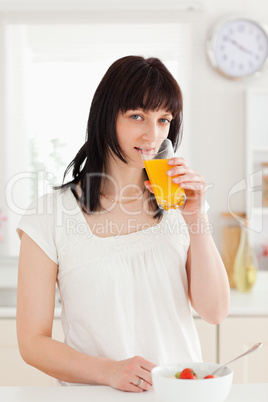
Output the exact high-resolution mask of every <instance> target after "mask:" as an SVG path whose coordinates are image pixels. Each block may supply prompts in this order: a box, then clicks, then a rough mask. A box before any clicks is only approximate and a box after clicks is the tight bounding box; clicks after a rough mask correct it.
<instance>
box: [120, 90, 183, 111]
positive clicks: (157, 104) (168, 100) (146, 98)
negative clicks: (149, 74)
mask: <svg viewBox="0 0 268 402" xmlns="http://www.w3.org/2000/svg"><path fill="white" fill-rule="evenodd" d="M180 106H181V105H180V96H178V93H177V92H176V90H174V88H171V87H170V86H169V85H164V83H163V85H161V86H159V85H155V84H153V85H150V86H148V85H146V83H145V85H140V86H139V87H138V89H137V88H135V89H134V88H129V91H126V92H125V93H124V96H123V101H122V105H121V110H122V111H123V112H126V111H127V110H136V109H144V110H160V109H163V110H166V111H167V112H169V113H171V114H172V116H173V117H175V116H176V115H177V114H178V112H179V110H180Z"/></svg>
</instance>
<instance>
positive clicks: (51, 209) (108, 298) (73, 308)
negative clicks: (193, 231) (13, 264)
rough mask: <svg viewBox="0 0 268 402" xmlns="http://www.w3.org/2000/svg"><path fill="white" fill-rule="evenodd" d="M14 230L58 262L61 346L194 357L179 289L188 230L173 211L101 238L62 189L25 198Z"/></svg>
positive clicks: (157, 357) (195, 345)
mask: <svg viewBox="0 0 268 402" xmlns="http://www.w3.org/2000/svg"><path fill="white" fill-rule="evenodd" d="M17 231H18V234H19V235H21V231H24V232H25V233H27V234H28V235H29V236H30V237H31V238H32V239H33V240H34V241H35V242H36V243H37V244H38V245H39V247H40V248H41V249H42V250H43V251H44V252H45V253H46V254H47V255H48V257H49V258H50V259H51V260H52V261H54V262H55V263H56V264H58V286H59V290H60V294H61V300H62V306H63V307H62V314H61V320H62V326H63V331H64V334H65V343H66V344H68V345H70V346H71V347H73V348H74V349H76V350H78V351H80V352H82V353H86V354H88V355H94V356H102V357H107V358H111V359H115V360H122V359H127V358H130V357H133V356H135V355H140V356H142V357H144V358H145V359H148V360H150V361H151V362H153V363H155V364H168V363H174V362H183V361H201V349H200V344H199V340H198V336H197V332H196V329H195V325H194V321H193V318H192V314H191V308H190V303H189V299H188V292H187V288H188V284H187V275H186V269H185V264H186V259H187V251H188V248H189V233H188V230H187V226H186V224H185V221H184V219H183V217H182V215H181V213H180V212H179V211H178V210H170V211H166V212H164V215H163V218H162V220H161V221H160V222H159V223H158V224H156V225H155V226H151V227H148V228H147V229H144V230H141V231H139V232H135V233H131V234H128V235H120V236H113V237H106V238H103V237H98V236H97V235H95V234H93V233H92V232H91V230H90V228H89V226H88V224H87V222H86V219H85V217H84V215H83V213H82V212H81V209H80V207H79V206H78V204H77V202H76V199H75V197H74V195H73V194H72V192H71V190H70V189H67V190H65V191H64V192H61V191H54V193H52V194H47V195H45V196H43V197H40V198H38V199H37V200H36V201H35V202H34V203H32V204H31V206H30V207H29V209H28V210H27V211H26V213H25V215H24V216H23V217H22V219H21V220H20V222H19V225H18V228H17ZM95 233H96V232H95Z"/></svg>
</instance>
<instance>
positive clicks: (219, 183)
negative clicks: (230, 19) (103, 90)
mask: <svg viewBox="0 0 268 402" xmlns="http://www.w3.org/2000/svg"><path fill="white" fill-rule="evenodd" d="M190 5H195V6H197V8H199V9H201V11H200V10H199V11H196V13H199V15H200V21H201V23H200V26H199V30H198V35H196V38H195V40H196V44H195V46H196V49H199V50H198V51H197V52H196V53H195V52H194V54H193V68H192V90H191V94H190V96H191V110H190V111H189V112H190V114H191V127H190V132H189V133H188V132H186V133H185V135H190V137H191V138H190V142H191V163H192V166H193V168H194V169H196V170H198V171H199V172H200V173H201V174H202V175H203V176H204V177H205V178H206V180H207V183H208V184H209V185H212V186H213V188H211V189H210V190H209V191H208V193H207V199H208V202H209V204H210V206H211V210H210V219H211V221H212V224H213V228H214V238H215V240H216V243H217V244H218V246H219V247H220V240H221V224H222V223H223V220H222V219H221V217H220V214H221V212H222V211H227V200H228V192H229V190H230V189H231V188H232V186H233V185H235V184H236V183H237V182H238V181H239V180H241V179H242V178H243V177H244V175H245V133H246V131H245V102H244V101H245V91H246V89H247V88H249V87H268V71H266V72H265V73H264V74H263V75H262V76H261V77H259V78H254V79H248V80H244V81H242V82H236V81H229V80H227V79H225V78H223V77H221V76H220V75H218V74H217V73H216V72H215V71H214V70H213V69H212V68H211V66H210V64H209V63H208V61H207V58H206V53H205V41H206V36H207V33H208V30H209V29H210V28H211V26H212V25H213V24H214V23H215V22H216V21H217V20H218V19H219V18H221V17H223V16H227V15H229V14H233V13H236V14H242V15H248V16H251V17H253V16H255V18H257V19H260V20H262V21H263V22H264V23H267V24H268V2H267V0H255V1H253V0H222V1H219V0H203V1H200V2H195V1H189V0H188V1H182V2H180V1H178V0H176V1H175V0H162V1H160V0H143V1H141V0H136V1H135V2H127V1H125V0H115V1H112V0H111V1H109V0H88V1H84V0H72V1H71V0H69V1H67V0H66V1H64V0H53V1H48V0H46V1H45V0H34V1H33V0H0V11H1V10H2V11H5V10H12V9H13V10H14V9H22V10H24V9H25V10H31V9H33V8H35V9H50V10H51V9H53V10H60V9H65V10H68V9H70V8H75V7H76V8H80V9H81V8H85V9H90V8H91V7H93V8H99V9H102V10H105V11H107V9H108V8H111V9H113V10H115V9H117V12H116V14H117V15H118V13H119V14H120V9H124V10H126V9H130V8H132V7H133V8H136V9H141V10H144V9H146V10H149V12H150V10H153V9H162V10H163V11H165V12H169V10H172V8H175V9H180V8H183V7H184V6H186V7H187V6H190ZM140 15H141V18H142V11H141V14H140ZM99 18H100V19H101V14H100V15H99ZM174 18H176V17H175V16H174V15H173V14H172V11H171V12H170V21H173V20H174ZM231 205H232V208H233V209H234V210H239V211H241V210H245V195H244V194H238V195H237V196H235V197H233V199H232V202H231Z"/></svg>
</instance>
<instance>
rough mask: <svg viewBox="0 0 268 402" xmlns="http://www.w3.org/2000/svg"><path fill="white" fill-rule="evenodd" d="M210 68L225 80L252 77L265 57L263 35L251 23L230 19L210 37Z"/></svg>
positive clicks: (267, 47) (267, 46) (266, 37)
mask: <svg viewBox="0 0 268 402" xmlns="http://www.w3.org/2000/svg"><path fill="white" fill-rule="evenodd" d="M211 46H212V49H211V50H212V52H213V58H214V60H213V61H212V62H213V64H214V67H216V68H217V69H219V70H220V71H221V72H222V73H223V74H224V75H226V76H227V77H229V78H239V77H246V76H249V75H252V74H254V73H256V72H257V71H259V70H260V69H261V68H262V67H263V66H264V64H265V63H266V61H267V58H268V35H267V32H266V31H265V30H264V29H263V28H262V27H261V25H259V24H258V23H255V22H254V21H251V20H248V19H232V20H229V21H226V22H225V23H223V24H222V25H221V26H220V27H219V28H218V30H217V31H215V32H214V35H213V38H212V43H211Z"/></svg>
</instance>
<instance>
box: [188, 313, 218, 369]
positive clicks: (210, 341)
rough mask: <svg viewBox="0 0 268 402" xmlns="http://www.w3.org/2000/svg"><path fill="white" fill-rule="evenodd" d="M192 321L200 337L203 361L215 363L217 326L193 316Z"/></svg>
mask: <svg viewBox="0 0 268 402" xmlns="http://www.w3.org/2000/svg"><path fill="white" fill-rule="evenodd" d="M194 322H195V326H196V329H197V332H198V336H199V339H200V344H201V349H202V357H203V361H204V362H210V363H217V354H218V350H217V349H218V347H217V346H218V345H217V343H218V342H217V339H218V335H217V334H218V326H217V325H212V324H209V323H207V322H205V321H204V320H202V319H201V318H195V320H194Z"/></svg>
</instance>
